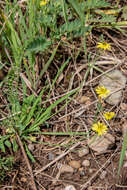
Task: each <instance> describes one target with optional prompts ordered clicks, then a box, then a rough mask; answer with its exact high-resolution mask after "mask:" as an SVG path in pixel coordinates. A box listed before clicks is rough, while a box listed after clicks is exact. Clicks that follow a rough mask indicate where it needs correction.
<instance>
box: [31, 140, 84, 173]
mask: <svg viewBox="0 0 127 190" xmlns="http://www.w3.org/2000/svg"><path fill="white" fill-rule="evenodd" d="M80 144H81V142H78V143H76V144H75V145H74V146H72V147H71V148H70V149H69V150H68V151H66V152H64V153H63V154H61V155H60V156H58V157H57V158H56V159H55V160H53V161H52V162H50V163H49V164H47V165H46V166H44V167H43V168H41V169H39V170H37V171H35V174H34V175H37V174H39V173H41V172H43V171H44V170H46V169H47V168H48V167H49V166H51V165H53V164H54V163H55V162H57V161H58V160H60V159H61V158H63V157H64V156H65V155H67V154H68V153H69V152H71V151H72V150H73V149H74V148H76V147H77V146H79V145H80Z"/></svg>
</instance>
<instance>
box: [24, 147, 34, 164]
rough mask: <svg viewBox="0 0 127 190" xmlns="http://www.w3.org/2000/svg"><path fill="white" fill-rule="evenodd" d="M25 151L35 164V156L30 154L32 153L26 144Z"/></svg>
mask: <svg viewBox="0 0 127 190" xmlns="http://www.w3.org/2000/svg"><path fill="white" fill-rule="evenodd" d="M25 149H26V153H27V155H28V156H29V158H30V159H31V161H32V162H35V159H34V157H33V155H32V154H31V153H30V151H29V149H28V147H27V145H26V144H25Z"/></svg>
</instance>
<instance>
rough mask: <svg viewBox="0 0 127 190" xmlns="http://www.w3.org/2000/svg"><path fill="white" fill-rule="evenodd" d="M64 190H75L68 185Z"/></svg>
mask: <svg viewBox="0 0 127 190" xmlns="http://www.w3.org/2000/svg"><path fill="white" fill-rule="evenodd" d="M64 190H76V189H75V187H74V186H73V185H68V186H66V187H65V189H64Z"/></svg>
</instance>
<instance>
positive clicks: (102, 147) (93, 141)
mask: <svg viewBox="0 0 127 190" xmlns="http://www.w3.org/2000/svg"><path fill="white" fill-rule="evenodd" d="M87 143H88V146H89V147H90V148H91V149H92V150H94V151H96V152H98V153H102V152H105V151H106V150H107V149H108V147H109V146H110V147H111V146H113V145H114V143H115V138H114V137H113V136H112V135H111V134H109V133H107V134H105V135H104V136H103V135H102V136H97V137H95V136H92V137H91V138H90V139H88V142H87Z"/></svg>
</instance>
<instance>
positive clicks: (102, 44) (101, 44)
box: [97, 42, 111, 51]
mask: <svg viewBox="0 0 127 190" xmlns="http://www.w3.org/2000/svg"><path fill="white" fill-rule="evenodd" d="M97 48H101V49H104V50H109V51H110V50H111V45H110V44H108V43H107V42H99V43H98V44H97Z"/></svg>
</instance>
